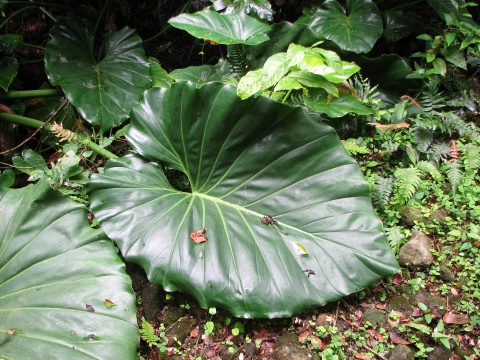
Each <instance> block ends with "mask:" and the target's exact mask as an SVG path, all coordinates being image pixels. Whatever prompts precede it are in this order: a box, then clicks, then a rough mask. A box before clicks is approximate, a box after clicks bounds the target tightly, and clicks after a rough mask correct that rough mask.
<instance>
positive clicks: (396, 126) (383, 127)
mask: <svg viewBox="0 0 480 360" xmlns="http://www.w3.org/2000/svg"><path fill="white" fill-rule="evenodd" d="M367 124H368V125H372V126H375V127H376V128H377V129H379V130H380V131H382V132H384V133H386V132H387V131H390V130H396V129H401V128H409V127H410V124H409V123H406V122H402V123H398V124H380V123H367Z"/></svg>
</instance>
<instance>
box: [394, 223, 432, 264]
mask: <svg viewBox="0 0 480 360" xmlns="http://www.w3.org/2000/svg"><path fill="white" fill-rule="evenodd" d="M431 248H432V242H431V240H430V238H429V237H428V236H427V235H425V234H424V233H422V232H421V231H418V230H414V231H413V232H412V236H411V237H410V239H409V240H408V242H407V243H406V244H405V245H403V246H402V248H401V249H400V254H399V257H398V262H399V263H400V265H402V266H405V267H409V268H413V269H415V270H420V269H424V268H426V267H428V266H430V265H431V264H432V262H433V255H432V252H431V251H430V249H431Z"/></svg>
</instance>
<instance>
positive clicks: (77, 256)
mask: <svg viewBox="0 0 480 360" xmlns="http://www.w3.org/2000/svg"><path fill="white" fill-rule="evenodd" d="M0 208H1V209H2V211H1V212H0V324H1V325H0V343H1V346H0V358H2V359H12V360H13V359H19V360H20V359H22V360H23V359H32V360H33V359H90V360H91V359H112V360H117V359H136V347H137V343H138V340H139V339H138V329H137V326H136V318H135V296H134V294H133V291H132V289H131V285H130V279H129V277H128V276H127V275H126V273H125V269H124V268H125V266H124V264H123V262H122V261H121V260H120V258H119V257H118V255H117V253H116V250H115V248H114V246H113V244H112V242H111V241H110V240H108V239H107V238H106V236H105V234H104V233H103V231H101V230H94V229H92V228H90V226H89V224H88V221H87V217H86V211H85V209H84V208H83V207H82V206H81V205H78V204H74V203H73V202H72V201H70V200H69V199H67V198H66V197H65V196H64V195H62V194H61V193H59V192H57V191H54V190H52V189H50V187H49V185H48V183H47V182H39V183H38V184H36V185H30V186H28V187H25V188H22V189H4V188H0ZM107 299H108V300H111V301H112V302H113V303H114V304H116V305H115V306H111V307H109V306H108V305H110V304H109V303H107V304H106V303H105V300H107Z"/></svg>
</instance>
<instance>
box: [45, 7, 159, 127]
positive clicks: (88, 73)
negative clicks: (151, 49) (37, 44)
mask: <svg viewBox="0 0 480 360" xmlns="http://www.w3.org/2000/svg"><path fill="white" fill-rule="evenodd" d="M94 40H95V39H94V35H93V25H92V24H91V23H90V22H88V21H87V20H80V19H77V18H75V17H73V16H70V17H67V18H63V19H60V20H59V21H58V22H57V23H56V24H55V26H54V27H53V28H52V30H51V32H50V39H49V41H48V43H47V46H46V49H45V50H46V54H45V68H46V71H47V74H48V78H49V80H50V83H51V84H52V85H60V86H61V87H62V89H63V91H64V92H65V95H66V97H67V99H68V100H69V101H70V102H71V103H72V104H74V105H75V106H76V107H77V110H78V111H79V112H80V114H81V115H82V116H83V117H84V118H85V119H86V120H87V121H89V122H91V123H93V124H99V125H100V126H101V128H102V129H103V130H109V129H111V128H113V127H115V126H117V125H120V124H121V123H122V122H124V121H125V120H126V119H127V118H128V114H129V112H130V108H131V107H132V105H133V104H135V103H136V102H137V101H138V100H139V99H140V97H141V94H142V93H143V92H144V91H145V89H147V88H148V87H149V86H150V85H151V83H152V79H151V75H150V64H149V62H148V59H147V57H146V56H145V52H144V50H143V47H142V40H141V39H140V37H139V36H138V35H137V34H136V33H135V32H134V31H133V30H132V29H130V28H124V29H122V30H120V31H117V32H114V33H110V34H108V35H107V37H106V39H105V45H104V46H105V50H104V53H105V55H104V56H103V58H101V59H100V60H97V56H96V53H95V49H94Z"/></svg>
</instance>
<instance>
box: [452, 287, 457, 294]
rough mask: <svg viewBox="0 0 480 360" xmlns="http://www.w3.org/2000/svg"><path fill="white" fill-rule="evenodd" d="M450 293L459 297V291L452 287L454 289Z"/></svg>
mask: <svg viewBox="0 0 480 360" xmlns="http://www.w3.org/2000/svg"><path fill="white" fill-rule="evenodd" d="M450 292H451V293H452V294H453V295H458V290H457V289H455V288H454V287H452V288H451V289H450Z"/></svg>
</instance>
